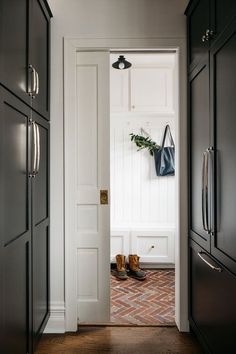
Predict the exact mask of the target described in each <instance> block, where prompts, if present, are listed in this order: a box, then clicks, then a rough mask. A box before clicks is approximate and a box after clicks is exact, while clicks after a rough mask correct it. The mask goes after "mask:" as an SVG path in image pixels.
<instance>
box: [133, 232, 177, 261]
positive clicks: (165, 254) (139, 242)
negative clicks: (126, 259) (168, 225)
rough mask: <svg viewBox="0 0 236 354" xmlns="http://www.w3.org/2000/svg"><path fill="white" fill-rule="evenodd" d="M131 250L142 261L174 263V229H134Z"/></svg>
mask: <svg viewBox="0 0 236 354" xmlns="http://www.w3.org/2000/svg"><path fill="white" fill-rule="evenodd" d="M131 252H132V253H133V254H138V255H139V256H140V262H141V263H174V231H166V230H157V231H140V230H139V231H137V230H135V231H132V232H131Z"/></svg>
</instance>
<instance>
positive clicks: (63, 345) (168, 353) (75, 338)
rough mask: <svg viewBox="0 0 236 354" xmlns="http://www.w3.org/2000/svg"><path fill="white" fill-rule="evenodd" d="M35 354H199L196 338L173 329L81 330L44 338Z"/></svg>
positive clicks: (82, 328) (109, 328) (100, 328)
mask: <svg viewBox="0 0 236 354" xmlns="http://www.w3.org/2000/svg"><path fill="white" fill-rule="evenodd" d="M36 353H37V354H51V353H53V354H56V353H57V354H92V353H97V354H106V353H108V354H126V353H127V354H202V353H203V352H202V351H201V349H200V347H199V344H198V343H197V341H196V339H195V338H194V337H193V336H192V335H191V334H187V333H179V332H178V330H177V329H176V327H167V328H166V327H81V328H80V330H79V332H77V333H70V334H65V335H59V334H58V335H55V334H53V335H50V334H49V335H44V336H43V338H42V340H41V342H40V344H39V346H38V350H37V352H36Z"/></svg>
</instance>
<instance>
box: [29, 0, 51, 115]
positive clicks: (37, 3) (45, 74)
mask: <svg viewBox="0 0 236 354" xmlns="http://www.w3.org/2000/svg"><path fill="white" fill-rule="evenodd" d="M29 3H30V7H29V11H30V16H29V53H28V64H29V66H30V67H31V68H32V69H33V70H35V74H36V80H35V78H34V75H32V70H29V75H30V80H32V81H31V83H29V86H32V85H34V80H35V81H36V82H35V84H36V91H37V92H35V93H33V94H32V107H33V109H35V110H36V111H37V112H38V113H40V114H41V115H42V116H43V117H45V118H46V119H49V109H50V106H49V102H50V96H49V94H50V86H49V73H50V68H49V66H50V18H51V12H50V10H49V8H48V6H47V3H45V1H42V0H30V1H29Z"/></svg>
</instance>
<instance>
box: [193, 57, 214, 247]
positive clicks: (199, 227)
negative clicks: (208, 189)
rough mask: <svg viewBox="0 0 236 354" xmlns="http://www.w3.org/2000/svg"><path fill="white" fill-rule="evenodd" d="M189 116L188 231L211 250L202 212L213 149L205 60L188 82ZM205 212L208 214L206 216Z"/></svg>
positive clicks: (207, 65) (207, 69) (207, 72)
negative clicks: (207, 158) (209, 152)
mask: <svg viewBox="0 0 236 354" xmlns="http://www.w3.org/2000/svg"><path fill="white" fill-rule="evenodd" d="M189 98H190V112H189V113H190V117H191V120H190V122H189V141H190V147H189V151H190V171H189V172H190V205H189V207H190V211H189V229H190V230H189V232H190V236H191V238H192V239H193V240H195V241H197V242H198V243H199V244H200V245H201V246H202V247H204V248H205V249H206V250H208V251H209V250H210V235H209V233H208V232H207V230H206V227H205V226H206V225H205V226H204V221H203V220H204V218H205V216H206V210H203V198H204V195H203V168H204V165H203V164H204V157H205V154H206V151H207V149H208V147H209V146H210V105H209V99H210V94H209V64H208V62H207V61H206V62H205V63H203V65H201V67H200V69H199V70H196V71H193V72H192V74H191V77H190V81H189ZM204 213H205V215H204Z"/></svg>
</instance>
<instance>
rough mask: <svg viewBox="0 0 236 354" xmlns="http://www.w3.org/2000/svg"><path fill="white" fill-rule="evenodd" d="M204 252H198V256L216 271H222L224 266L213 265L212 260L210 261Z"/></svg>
mask: <svg viewBox="0 0 236 354" xmlns="http://www.w3.org/2000/svg"><path fill="white" fill-rule="evenodd" d="M202 254H204V252H201V251H200V252H198V256H199V257H200V258H201V260H202V261H203V262H205V263H206V264H207V265H208V266H209V267H210V268H211V269H213V270H215V271H216V272H222V268H220V267H215V266H213V264H211V263H210V262H208V261H207V260H206V259H205V258H204V257H203V256H202Z"/></svg>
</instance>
